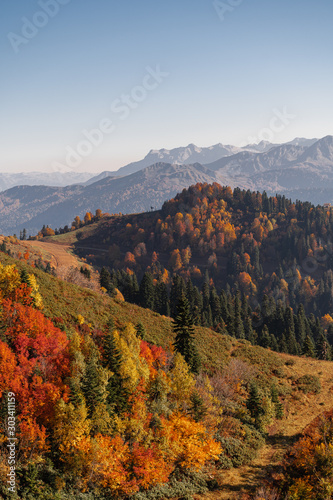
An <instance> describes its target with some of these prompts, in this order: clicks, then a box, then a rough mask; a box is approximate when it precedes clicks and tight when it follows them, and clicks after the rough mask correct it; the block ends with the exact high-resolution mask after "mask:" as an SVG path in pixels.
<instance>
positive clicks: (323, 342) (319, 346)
mask: <svg viewBox="0 0 333 500" xmlns="http://www.w3.org/2000/svg"><path fill="white" fill-rule="evenodd" d="M330 350H331V349H330V346H329V343H328V342H327V339H326V336H325V334H324V333H322V334H321V335H320V337H319V339H318V341H317V343H316V351H317V358H318V359H323V360H329V359H330V357H331V352H330Z"/></svg>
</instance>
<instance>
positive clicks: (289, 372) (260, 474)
mask: <svg viewBox="0 0 333 500" xmlns="http://www.w3.org/2000/svg"><path fill="white" fill-rule="evenodd" d="M281 356H283V357H285V358H286V359H288V358H289V359H290V358H291V357H292V356H288V355H283V354H281ZM292 358H293V359H294V361H295V364H294V365H293V366H285V367H284V368H283V369H284V370H285V373H286V377H288V382H289V383H290V385H291V386H292V382H293V380H295V379H297V378H299V377H301V376H303V375H316V376H318V377H319V380H320V383H321V386H322V390H321V391H320V393H319V394H307V395H306V394H304V393H300V392H296V393H294V394H295V396H294V397H293V398H292V399H289V401H288V402H287V403H286V404H285V417H284V418H283V419H282V420H280V421H278V422H277V423H275V424H274V425H273V426H272V427H271V428H270V429H269V436H268V439H267V442H266V444H265V446H263V448H262V449H261V450H260V452H259V454H258V456H257V458H256V459H255V460H254V461H253V462H252V463H251V464H250V465H248V466H243V467H239V468H237V469H231V470H221V471H219V472H218V475H217V476H216V479H217V480H218V482H219V485H220V488H219V490H218V491H214V492H210V493H207V494H205V495H194V498H195V499H198V500H199V499H200V500H219V499H221V500H240V499H241V498H242V495H243V494H245V493H247V494H248V493H251V492H254V491H255V490H256V489H257V488H259V487H260V486H264V484H265V480H267V479H269V478H271V477H272V474H274V472H278V471H279V469H280V467H281V462H282V459H283V456H284V454H285V453H286V451H287V449H288V448H289V446H290V445H292V444H293V442H294V441H295V440H296V439H297V438H298V437H299V436H300V434H301V433H302V431H303V430H304V428H305V427H307V426H308V425H309V424H310V423H311V422H312V421H313V420H314V419H315V418H316V417H318V416H319V415H321V414H322V413H323V412H324V411H328V410H330V409H332V408H333V363H332V362H329V361H318V360H314V359H311V358H297V357H292Z"/></svg>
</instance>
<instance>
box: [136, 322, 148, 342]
mask: <svg viewBox="0 0 333 500" xmlns="http://www.w3.org/2000/svg"><path fill="white" fill-rule="evenodd" d="M135 330H136V336H137V337H138V338H139V339H141V340H144V339H145V337H146V333H147V332H146V330H145V327H144V326H143V324H142V323H141V321H139V323H137V324H136V325H135Z"/></svg>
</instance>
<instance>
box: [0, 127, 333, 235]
mask: <svg viewBox="0 0 333 500" xmlns="http://www.w3.org/2000/svg"><path fill="white" fill-rule="evenodd" d="M63 175H65V174H63ZM81 175H82V174H81ZM88 175H89V174H86V177H81V178H80V177H79V180H80V184H78V183H77V184H71V182H70V178H68V180H69V184H71V185H67V186H60V187H59V186H45V185H43V186H18V187H13V188H11V189H8V190H6V191H4V192H2V193H0V232H1V233H3V234H13V233H18V232H19V231H20V230H21V229H23V228H24V227H25V228H26V229H27V230H28V233H30V234H35V233H36V232H37V231H38V230H39V229H40V228H41V227H42V225H43V224H49V225H50V226H51V227H53V228H55V227H59V226H64V225H66V224H69V223H71V222H72V220H73V219H74V217H75V216H76V215H79V216H80V217H83V216H84V214H85V213H86V212H87V211H92V212H94V211H95V210H96V209H97V208H100V209H101V210H102V211H103V212H109V213H119V212H122V213H135V212H143V211H147V210H151V209H152V208H153V209H158V208H160V207H161V205H162V203H163V202H164V201H165V200H167V199H169V198H172V197H174V196H175V195H176V193H178V192H179V191H181V190H182V189H184V188H187V187H189V186H190V185H191V184H196V183H197V182H207V183H212V182H218V183H220V184H222V185H230V186H231V187H232V188H234V187H237V186H239V187H240V188H242V189H251V190H258V191H263V190H265V191H266V192H267V193H268V194H270V195H275V194H276V193H281V194H285V195H286V196H288V197H290V198H292V199H294V200H296V199H300V200H303V201H311V202H312V203H314V204H323V203H326V202H329V203H332V202H333V137H332V136H327V137H324V138H322V139H319V140H316V139H302V138H297V139H294V140H293V141H291V142H289V143H286V144H278V145H274V144H271V143H267V142H262V143H260V144H258V145H248V146H245V147H244V148H237V147H235V146H223V145H222V144H217V145H215V146H212V147H210V148H198V147H196V146H194V145H193V144H190V145H189V146H187V147H184V148H177V149H173V150H166V149H162V150H159V151H155V150H151V151H150V152H149V154H148V155H147V156H146V157H145V158H144V159H143V160H141V161H139V162H135V163H131V164H129V165H127V166H125V167H122V168H121V169H119V170H118V171H117V172H111V171H110V172H108V171H106V172H102V173H101V174H99V175H97V176H94V177H91V176H89V177H90V178H88V179H87V176H88ZM76 182H77V181H76Z"/></svg>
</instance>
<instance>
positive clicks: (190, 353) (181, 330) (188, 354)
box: [173, 294, 200, 373]
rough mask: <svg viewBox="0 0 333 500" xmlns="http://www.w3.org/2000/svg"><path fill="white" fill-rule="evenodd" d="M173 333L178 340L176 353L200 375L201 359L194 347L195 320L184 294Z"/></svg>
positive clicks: (180, 300) (175, 344)
mask: <svg viewBox="0 0 333 500" xmlns="http://www.w3.org/2000/svg"><path fill="white" fill-rule="evenodd" d="M173 331H174V332H175V334H176V338H175V341H174V343H173V345H174V347H175V349H176V351H178V352H179V353H180V354H181V355H182V356H183V357H184V359H185V361H186V363H187V364H188V365H189V367H190V369H191V371H192V372H193V373H198V372H199V368H200V358H199V353H198V351H197V349H196V347H195V345H194V341H193V336H194V328H193V320H192V318H191V315H190V310H189V303H188V300H187V298H186V297H185V295H184V294H182V295H181V297H180V299H179V302H178V307H177V314H176V317H175V319H174V324H173Z"/></svg>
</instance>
